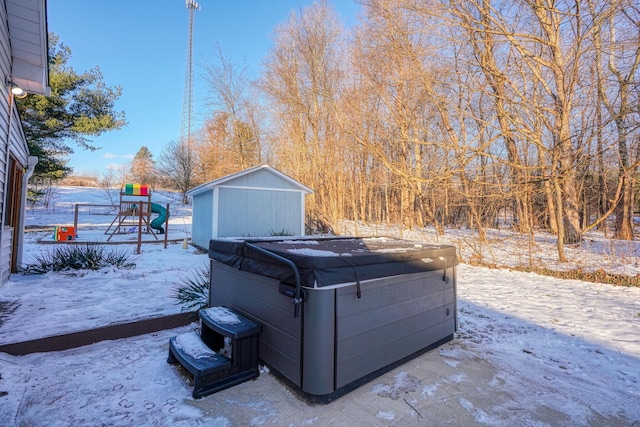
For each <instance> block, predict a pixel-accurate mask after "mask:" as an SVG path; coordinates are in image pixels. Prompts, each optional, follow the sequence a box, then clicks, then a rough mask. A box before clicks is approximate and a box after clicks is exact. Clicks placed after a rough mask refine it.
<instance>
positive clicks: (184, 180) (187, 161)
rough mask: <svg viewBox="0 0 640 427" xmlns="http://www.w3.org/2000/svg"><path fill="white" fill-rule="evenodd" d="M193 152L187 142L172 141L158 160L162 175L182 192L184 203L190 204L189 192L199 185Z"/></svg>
mask: <svg viewBox="0 0 640 427" xmlns="http://www.w3.org/2000/svg"><path fill="white" fill-rule="evenodd" d="M192 151H193V150H190V149H189V148H188V147H187V144H186V142H181V141H172V142H170V143H168V144H167V145H166V146H165V147H164V149H163V151H162V153H161V154H160V157H159V159H158V171H159V173H160V175H161V176H162V177H163V178H165V179H167V180H168V181H169V182H170V183H171V184H172V185H173V188H175V189H176V190H178V191H179V192H180V194H181V195H182V203H188V202H189V198H188V197H187V191H189V190H190V189H191V188H193V187H194V186H195V185H196V184H198V183H199V182H197V181H195V180H194V175H195V170H196V169H197V159H196V156H194V155H193V154H192Z"/></svg>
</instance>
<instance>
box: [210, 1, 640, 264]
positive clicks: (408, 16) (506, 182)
mask: <svg viewBox="0 0 640 427" xmlns="http://www.w3.org/2000/svg"><path fill="white" fill-rule="evenodd" d="M358 3H359V4H360V6H361V16H360V19H359V22H358V23H357V24H356V25H354V26H352V27H351V28H346V27H344V26H343V25H342V24H341V22H340V19H339V17H338V16H337V14H336V12H335V10H334V9H333V8H332V7H331V5H330V3H329V2H327V1H321V2H317V3H314V5H312V6H310V7H308V8H305V9H303V10H301V11H300V12H299V13H292V14H291V16H290V19H289V20H288V21H286V22H284V23H282V24H281V25H280V26H279V27H278V28H277V29H276V30H275V32H274V36H273V41H274V44H273V47H272V49H271V51H270V53H269V54H268V56H267V57H266V58H265V60H264V62H263V64H264V67H263V70H262V73H261V75H260V77H259V78H258V79H257V80H256V81H252V82H248V81H247V80H246V75H245V74H244V73H243V70H242V69H240V70H236V69H234V68H233V67H232V66H231V65H230V64H229V63H228V61H227V60H225V59H224V57H223V55H222V54H218V58H217V61H215V64H216V65H215V66H211V67H210V68H209V69H208V70H207V71H208V76H209V80H210V83H211V85H210V87H211V91H212V93H213V94H214V97H213V98H214V99H216V100H217V101H218V104H217V110H216V112H215V113H214V114H213V115H212V117H211V119H210V120H209V121H208V122H207V124H206V125H205V128H204V129H202V131H201V133H200V135H199V143H200V144H201V146H202V149H201V151H199V152H200V153H201V156H200V158H201V159H202V160H203V162H202V167H201V170H200V173H201V174H202V176H200V180H206V179H209V178H212V177H216V176H220V175H222V174H224V173H227V172H232V170H228V169H229V168H230V167H231V168H233V167H238V168H240V166H241V165H242V167H244V166H251V165H254V164H256V163H259V162H263V161H265V160H266V161H268V162H269V163H271V164H273V165H274V166H276V167H278V168H280V169H281V170H283V171H284V172H286V173H288V174H289V175H291V176H292V177H293V178H295V179H297V180H299V181H301V182H303V183H304V184H305V185H307V186H309V187H311V188H313V189H314V191H315V192H314V194H313V195H312V196H311V197H310V198H309V206H308V210H309V212H310V215H311V216H312V217H314V218H321V219H323V220H325V221H326V222H327V223H329V224H333V225H335V224H337V222H338V220H340V219H342V218H349V219H353V220H356V221H358V220H361V221H367V222H377V221H380V222H391V223H401V224H403V225H404V226H407V227H412V226H424V225H431V226H435V227H436V229H437V230H438V231H439V232H443V231H444V229H445V228H446V227H450V226H453V227H460V226H465V227H469V228H472V229H475V230H477V232H478V235H479V237H480V238H481V239H484V238H486V234H485V233H486V229H487V228H489V227H495V226H497V225H499V224H502V223H503V222H505V221H507V222H508V224H509V226H512V227H515V228H516V229H517V230H519V231H520V232H523V233H532V232H533V230H535V229H540V228H544V229H547V230H550V231H552V232H554V233H555V234H556V235H557V236H558V246H557V247H558V255H559V259H560V260H566V256H565V253H564V246H565V244H572V243H577V242H579V241H580V240H581V239H582V236H583V234H584V232H586V231H587V230H589V229H591V228H593V227H598V226H600V227H603V226H604V225H605V224H606V222H607V221H606V220H607V218H609V219H611V220H612V222H613V229H614V234H615V237H617V238H621V239H629V240H630V239H633V237H634V236H633V215H634V211H635V210H636V209H637V182H638V174H637V171H638V164H639V161H640V133H639V128H638V125H639V124H640V114H639V113H640V96H639V95H640V86H639V85H638V83H639V77H640V75H639V72H638V67H639V65H640V9H639V5H638V3H637V2H636V1H632V0H577V1H575V0H574V1H570V0H566V1H554V0H516V1H513V0H509V1H498V0H464V1H435V0H433V1H425V0H360V1H358ZM249 83H250V84H249ZM223 153H224V154H223Z"/></svg>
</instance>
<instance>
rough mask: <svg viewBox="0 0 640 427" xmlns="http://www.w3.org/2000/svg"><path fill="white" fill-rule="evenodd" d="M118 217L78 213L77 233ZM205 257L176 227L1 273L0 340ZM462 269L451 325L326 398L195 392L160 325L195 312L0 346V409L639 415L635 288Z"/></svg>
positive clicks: (50, 329)
mask: <svg viewBox="0 0 640 427" xmlns="http://www.w3.org/2000/svg"><path fill="white" fill-rule="evenodd" d="M157 196H158V197H159V198H160V195H159V194H158V195H157ZM155 198H156V194H154V197H153V199H154V200H153V201H156V200H155ZM104 199H105V197H104V190H99V189H87V188H73V187H61V188H58V189H57V192H56V197H55V198H54V200H53V202H52V204H51V205H50V207H49V208H37V209H33V210H28V212H27V225H29V226H33V227H34V228H35V227H36V226H38V227H45V226H52V225H69V224H70V223H72V222H73V203H78V202H85V203H110V202H109V201H105V200H104ZM167 200H169V201H167ZM158 202H159V203H167V202H168V203H171V206H172V208H171V210H172V217H171V221H172V224H175V228H179V227H182V231H183V232H185V233H187V234H188V233H189V231H190V226H191V217H190V215H191V214H190V207H189V206H183V205H181V204H180V203H178V202H177V201H176V200H171V199H167V198H166V196H165V195H162V198H161V200H159V201H158ZM111 220H112V215H107V214H101V215H97V214H96V215H94V214H86V215H84V214H83V215H82V221H81V226H80V233H82V230H83V228H84V229H89V228H93V229H101V228H106V226H108V224H109V223H110V222H111ZM343 227H344V230H340V232H342V233H344V232H345V231H346V234H354V233H355V232H356V230H355V224H353V223H345V224H344V225H343ZM357 232H358V233H359V234H360V235H391V236H394V237H403V238H406V239H410V240H417V241H422V242H425V243H453V244H456V246H458V248H459V250H460V257H461V259H462V260H463V261H465V260H468V259H469V258H470V257H472V256H474V255H475V256H480V255H481V256H483V257H484V259H485V260H486V261H489V260H494V261H499V262H500V263H502V264H507V265H508V264H509V263H513V262H516V261H519V262H520V263H527V262H533V263H535V264H537V265H544V266H546V267H553V268H555V267H558V268H571V267H573V268H576V267H583V268H596V267H597V268H603V269H605V270H607V271H610V272H618V273H625V274H630V275H635V274H638V268H639V267H638V265H639V261H640V254H639V251H638V245H637V243H636V242H631V243H629V242H623V243H621V242H616V241H613V240H610V239H607V238H605V237H603V236H600V235H598V234H597V233H591V234H589V235H588V239H587V240H586V241H585V243H584V244H582V245H580V246H579V247H575V248H570V249H568V251H567V252H568V256H569V257H570V258H571V259H572V261H573V262H572V263H570V264H565V265H557V263H556V262H555V259H556V258H557V255H556V252H555V246H554V243H553V240H552V238H551V237H550V236H546V235H542V234H541V235H537V236H536V241H535V245H531V246H530V245H529V242H528V240H527V239H526V238H524V237H522V236H518V235H516V234H513V233H509V232H506V231H493V232H492V233H491V236H490V242H491V243H490V244H487V245H479V244H478V243H477V242H475V241H474V240H473V233H472V232H466V231H464V230H463V231H448V232H447V235H446V236H444V237H443V236H439V237H436V236H435V234H434V233H433V232H432V230H413V231H410V232H408V231H407V230H404V231H403V232H402V234H400V233H399V231H398V230H394V229H392V228H389V227H375V226H371V227H365V226H364V225H362V224H358V229H357ZM41 238H45V239H47V238H49V236H48V234H47V232H43V231H39V232H29V233H27V235H26V237H25V243H26V250H25V255H24V261H25V262H29V259H30V257H33V256H35V255H37V254H38V253H39V252H40V251H42V250H44V249H46V248H47V247H49V246H50V245H43V244H38V243H37V241H38V239H41ZM207 261H208V258H207V255H206V254H201V253H198V251H196V250H194V249H193V248H191V247H190V248H188V249H183V247H182V244H181V243H176V244H172V245H170V246H169V248H168V249H164V248H163V246H162V245H158V244H148V245H143V246H142V253H141V254H140V255H138V256H137V260H136V263H137V266H136V268H134V269H132V270H114V269H104V270H101V271H98V272H87V273H82V274H78V275H72V274H69V273H55V274H54V273H49V274H46V275H43V276H23V275H13V276H12V278H11V281H10V282H9V283H8V284H6V285H5V286H3V287H1V288H0V306H3V307H5V310H4V314H2V312H1V311H0V316H4V317H2V318H0V344H5V343H10V342H16V341H22V340H26V339H31V338H37V337H43V336H50V335H53V334H59V333H64V332H69V331H73V330H84V329H87V328H92V327H95V326H98V325H106V324H110V323H114V322H122V321H127V320H134V319H139V318H141V317H143V316H145V315H149V314H171V313H178V312H179V311H180V307H179V306H178V305H176V303H175V300H174V299H173V298H171V289H172V287H173V286H174V283H175V282H176V281H178V280H180V278H183V277H184V276H185V275H187V274H189V272H192V271H193V270H194V269H196V268H200V267H202V266H204V265H206V262H207ZM496 263H497V262H496ZM457 280H458V294H457V295H458V318H459V331H458V333H457V334H456V337H455V339H454V340H453V341H451V342H450V343H447V344H445V345H443V346H441V347H439V348H438V349H436V350H433V351H431V352H428V353H426V354H424V355H422V356H420V357H418V358H416V359H414V360H412V361H410V362H407V363H406V364H404V365H401V366H400V367H398V368H396V369H395V370H393V371H391V372H389V373H388V374H386V375H383V376H381V377H379V378H377V379H374V380H373V381H371V382H370V383H368V384H365V385H364V386H362V387H360V388H359V389H357V390H355V391H353V392H351V393H349V394H347V395H346V396H343V397H342V398H340V399H338V400H336V401H335V402H332V403H331V404H329V405H307V404H306V403H304V402H302V401H300V400H299V399H296V398H295V397H294V396H292V395H291V393H290V392H289V391H288V389H287V388H286V387H285V386H284V385H282V384H281V383H280V382H278V381H277V380H276V379H275V377H274V376H273V375H272V374H271V373H269V372H268V371H264V372H262V374H261V376H260V377H259V378H258V379H257V380H256V381H251V382H249V383H245V384H241V385H239V386H236V387H233V388H232V389H229V390H224V391H222V392H219V393H216V394H215V395H212V396H209V397H207V398H204V399H200V400H193V399H192V398H191V391H192V387H191V386H190V385H189V383H188V381H186V379H185V378H184V376H183V375H181V374H180V373H179V371H178V370H177V369H176V368H175V367H173V366H171V365H168V364H167V363H166V357H167V352H168V340H169V338H170V337H171V336H174V335H177V334H178V333H182V332H186V331H189V330H193V329H194V328H195V327H196V326H197V325H196V324H192V325H189V326H185V327H182V328H178V329H174V330H169V331H161V332H158V333H155V334H149V335H143V336H139V337H134V338H129V339H123V340H117V341H108V342H101V343H97V344H94V345H90V346H86V347H80V348H76V349H72V350H67V351H62V352H53V353H39V354H31V355H25V356H11V355H8V354H4V353H0V425H3V426H4V425H7V426H12V425H16V426H45V425H46V426H57V425H59V426H85V425H86V426H96V425H118V426H120V425H122V426H124V425H154V426H191V425H213V426H234V425H291V426H300V425H321V426H324V425H399V426H401V425H496V426H512V425H521V426H546V425H549V426H556V425H557V426H580V425H602V426H609V425H613V426H618V425H619V426H640V326H639V325H640V288H628V287H615V286H611V285H603V284H597V283H587V282H580V281H575V280H563V279H557V278H552V277H546V276H539V275H536V274H532V273H521V272H515V271H510V270H508V269H500V270H496V269H488V268H482V267H472V266H469V265H466V264H461V265H459V267H458V271H457ZM7 307H9V309H6V308H7Z"/></svg>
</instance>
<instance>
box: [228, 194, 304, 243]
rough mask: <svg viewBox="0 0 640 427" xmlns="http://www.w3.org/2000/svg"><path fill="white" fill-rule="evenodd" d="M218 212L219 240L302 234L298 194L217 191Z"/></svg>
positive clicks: (301, 208) (301, 209)
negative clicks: (221, 238)
mask: <svg viewBox="0 0 640 427" xmlns="http://www.w3.org/2000/svg"><path fill="white" fill-rule="evenodd" d="M218 209H219V210H218V226H219V229H218V237H264V236H270V235H272V234H273V233H280V232H282V231H284V232H285V233H286V234H292V235H296V236H300V235H302V234H304V229H301V228H300V215H301V212H303V209H304V206H301V203H300V192H299V191H293V190H281V189H273V188H270V189H266V188H265V189H257V188H247V189H245V188H238V187H232V188H227V187H226V186H225V187H220V193H219V203H218Z"/></svg>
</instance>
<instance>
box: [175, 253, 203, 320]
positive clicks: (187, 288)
mask: <svg viewBox="0 0 640 427" xmlns="http://www.w3.org/2000/svg"><path fill="white" fill-rule="evenodd" d="M209 272H210V266H209V265H207V267H204V268H197V269H195V270H194V271H192V272H191V275H190V276H185V277H183V278H182V279H181V281H180V282H178V283H176V284H175V285H176V286H175V288H174V289H173V294H172V297H173V298H175V299H177V300H178V302H177V303H176V304H181V305H182V312H185V311H193V312H198V311H200V310H201V309H203V308H206V307H207V306H208V305H209Z"/></svg>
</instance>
